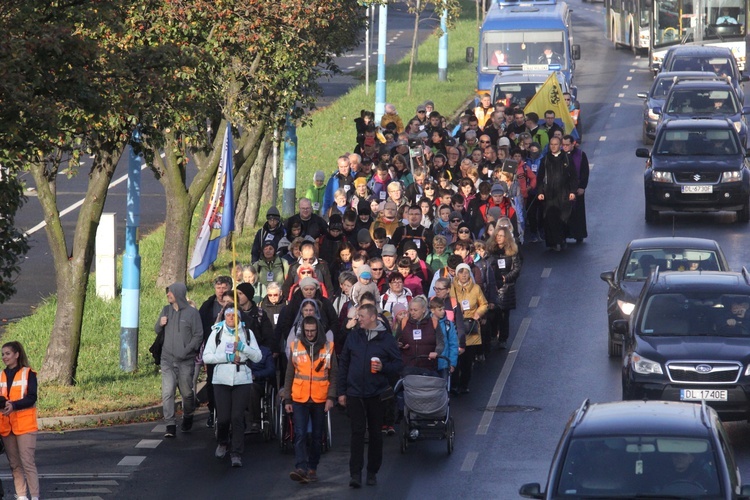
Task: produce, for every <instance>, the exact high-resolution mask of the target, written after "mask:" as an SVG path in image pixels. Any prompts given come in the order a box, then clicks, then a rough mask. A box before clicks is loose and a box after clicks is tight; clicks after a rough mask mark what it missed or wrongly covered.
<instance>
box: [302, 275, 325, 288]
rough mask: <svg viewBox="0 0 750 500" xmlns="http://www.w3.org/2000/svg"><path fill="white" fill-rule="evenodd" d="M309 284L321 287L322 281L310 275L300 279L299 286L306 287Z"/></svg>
mask: <svg viewBox="0 0 750 500" xmlns="http://www.w3.org/2000/svg"><path fill="white" fill-rule="evenodd" d="M308 286H314V287H315V288H320V283H318V280H316V279H315V278H311V277H310V276H306V277H304V278H302V279H301V280H299V287H300V288H305V287H308Z"/></svg>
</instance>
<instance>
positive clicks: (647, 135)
mask: <svg viewBox="0 0 750 500" xmlns="http://www.w3.org/2000/svg"><path fill="white" fill-rule="evenodd" d="M715 78H718V76H716V73H711V72H708V71H677V72H674V73H673V72H671V71H667V72H664V73H658V74H657V75H656V77H654V83H652V84H651V88H650V89H649V90H648V92H638V93H637V94H636V95H637V96H638V97H640V98H641V99H643V111H642V115H643V131H642V133H641V138H642V140H643V143H644V144H653V143H654V137H656V124H657V123H658V121H659V115H657V114H655V113H654V108H662V107H663V106H664V100H665V99H666V98H667V94H668V93H669V89H671V88H672V85H673V84H674V83H675V82H677V81H682V80H693V79H715Z"/></svg>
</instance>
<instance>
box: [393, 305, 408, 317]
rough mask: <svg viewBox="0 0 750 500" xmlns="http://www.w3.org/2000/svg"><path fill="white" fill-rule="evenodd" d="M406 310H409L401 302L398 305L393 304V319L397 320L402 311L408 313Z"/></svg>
mask: <svg viewBox="0 0 750 500" xmlns="http://www.w3.org/2000/svg"><path fill="white" fill-rule="evenodd" d="M406 310H407V309H406V306H405V305H403V304H402V303H400V302H397V303H396V304H393V308H392V309H391V315H393V317H394V318H395V317H396V316H397V315H398V313H400V312H401V311H406Z"/></svg>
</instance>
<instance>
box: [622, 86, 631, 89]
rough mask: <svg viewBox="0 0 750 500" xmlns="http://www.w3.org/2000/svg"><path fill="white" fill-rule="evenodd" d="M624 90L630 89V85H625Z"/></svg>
mask: <svg viewBox="0 0 750 500" xmlns="http://www.w3.org/2000/svg"><path fill="white" fill-rule="evenodd" d="M622 88H624V89H627V88H630V85H623V86H622Z"/></svg>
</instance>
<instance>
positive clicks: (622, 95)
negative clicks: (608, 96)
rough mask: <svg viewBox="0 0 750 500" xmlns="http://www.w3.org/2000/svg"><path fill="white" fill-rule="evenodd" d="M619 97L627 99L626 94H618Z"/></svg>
mask: <svg viewBox="0 0 750 500" xmlns="http://www.w3.org/2000/svg"><path fill="white" fill-rule="evenodd" d="M617 97H625V94H617Z"/></svg>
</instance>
